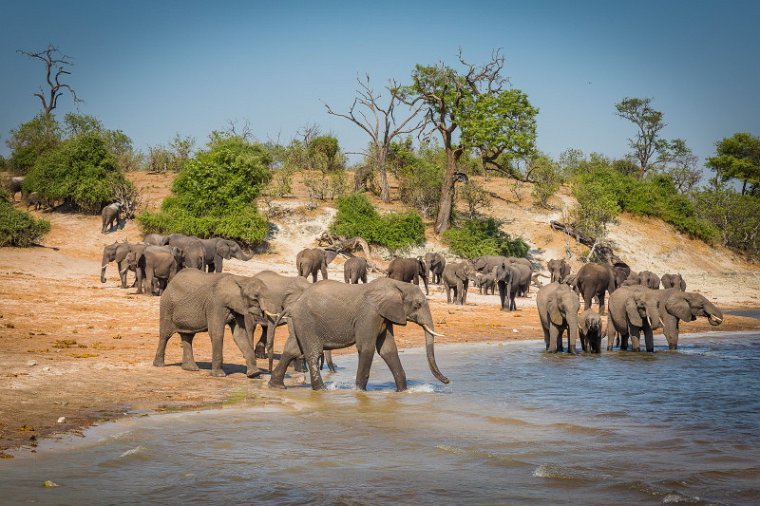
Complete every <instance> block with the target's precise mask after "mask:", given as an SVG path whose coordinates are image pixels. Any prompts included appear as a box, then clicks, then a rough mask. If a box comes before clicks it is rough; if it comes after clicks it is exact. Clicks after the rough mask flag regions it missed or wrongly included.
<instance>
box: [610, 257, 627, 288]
mask: <svg viewBox="0 0 760 506" xmlns="http://www.w3.org/2000/svg"><path fill="white" fill-rule="evenodd" d="M612 270H613V271H614V272H615V286H623V283H624V282H625V280H626V279H628V276H630V275H631V268H630V267H629V266H628V264H627V263H625V262H619V261H618V262H615V263H614V264H612Z"/></svg>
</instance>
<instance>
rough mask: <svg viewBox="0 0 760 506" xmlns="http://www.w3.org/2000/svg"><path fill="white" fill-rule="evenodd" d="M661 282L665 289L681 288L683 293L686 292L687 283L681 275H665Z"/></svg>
mask: <svg viewBox="0 0 760 506" xmlns="http://www.w3.org/2000/svg"><path fill="white" fill-rule="evenodd" d="M660 282H661V283H662V287H663V288H666V289H667V288H679V289H680V290H681V291H682V292H685V291H686V281H684V279H683V277H682V276H681V275H680V274H663V275H662V278H660Z"/></svg>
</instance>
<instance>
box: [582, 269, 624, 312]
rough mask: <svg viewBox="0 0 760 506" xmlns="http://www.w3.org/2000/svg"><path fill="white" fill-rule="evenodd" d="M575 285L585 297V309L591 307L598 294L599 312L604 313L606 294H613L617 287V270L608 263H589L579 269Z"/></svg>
mask: <svg viewBox="0 0 760 506" xmlns="http://www.w3.org/2000/svg"><path fill="white" fill-rule="evenodd" d="M575 285H576V288H577V290H578V292H579V293H580V294H581V297H583V309H584V310H586V309H589V308H590V307H591V300H592V299H593V298H594V296H596V297H599V314H600V315H604V314H605V311H604V294H605V292H609V293H610V295H612V293H613V292H614V291H615V289H616V288H617V283H616V280H615V271H614V269H613V268H612V266H611V265H608V264H597V263H588V264H586V265H584V266H583V267H581V268H580V269H579V270H578V274H577V276H576V278H575Z"/></svg>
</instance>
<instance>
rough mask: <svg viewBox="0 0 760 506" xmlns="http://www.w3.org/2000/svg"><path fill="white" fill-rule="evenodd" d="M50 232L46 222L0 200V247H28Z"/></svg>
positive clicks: (48, 224)
mask: <svg viewBox="0 0 760 506" xmlns="http://www.w3.org/2000/svg"><path fill="white" fill-rule="evenodd" d="M49 231H50V223H49V222H48V221H47V220H38V219H36V218H35V217H34V216H32V215H31V214H29V213H26V212H24V211H19V210H18V209H15V208H14V207H13V205H11V204H10V203H9V202H7V201H5V200H2V199H0V247H4V246H18V247H22V248H25V247H29V246H32V245H33V244H34V243H36V242H39V240H40V239H41V238H42V236H43V235H45V234H46V233H48V232H49Z"/></svg>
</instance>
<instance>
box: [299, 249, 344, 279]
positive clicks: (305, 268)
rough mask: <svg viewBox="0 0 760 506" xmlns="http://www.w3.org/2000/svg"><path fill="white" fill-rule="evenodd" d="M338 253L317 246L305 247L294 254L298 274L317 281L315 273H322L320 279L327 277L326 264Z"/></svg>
mask: <svg viewBox="0 0 760 506" xmlns="http://www.w3.org/2000/svg"><path fill="white" fill-rule="evenodd" d="M336 256H338V253H337V252H335V251H331V250H323V249H319V248H306V249H304V250H301V251H299V252H298V255H296V270H297V271H298V275H299V276H301V277H303V278H306V279H309V276H311V280H312V282H313V283H316V282H317V273H319V272H321V273H322V279H327V266H328V265H329V264H330V262H332V261H333V260H334V259H335V257H336Z"/></svg>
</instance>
